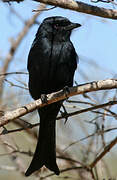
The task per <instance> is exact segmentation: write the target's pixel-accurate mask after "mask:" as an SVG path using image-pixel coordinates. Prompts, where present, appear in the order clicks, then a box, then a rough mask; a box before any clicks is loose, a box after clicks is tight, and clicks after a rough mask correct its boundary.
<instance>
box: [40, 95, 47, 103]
mask: <svg viewBox="0 0 117 180" xmlns="http://www.w3.org/2000/svg"><path fill="white" fill-rule="evenodd" d="M41 102H42V104H45V103H46V104H47V103H48V100H47V95H46V94H41Z"/></svg>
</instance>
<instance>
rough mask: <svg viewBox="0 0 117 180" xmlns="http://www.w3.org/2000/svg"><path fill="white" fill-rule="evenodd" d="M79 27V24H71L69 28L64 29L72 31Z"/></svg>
mask: <svg viewBox="0 0 117 180" xmlns="http://www.w3.org/2000/svg"><path fill="white" fill-rule="evenodd" d="M80 26H81V24H78V23H71V24H70V25H69V26H67V27H66V30H68V31H69V30H73V29H75V28H78V27H80Z"/></svg>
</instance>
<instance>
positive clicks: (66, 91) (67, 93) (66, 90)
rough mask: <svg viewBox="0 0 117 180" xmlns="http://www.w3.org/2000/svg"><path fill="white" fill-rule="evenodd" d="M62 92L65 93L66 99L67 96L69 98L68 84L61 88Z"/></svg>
mask: <svg viewBox="0 0 117 180" xmlns="http://www.w3.org/2000/svg"><path fill="white" fill-rule="evenodd" d="M63 92H64V93H65V97H66V99H68V98H69V97H68V95H69V93H70V90H69V87H68V86H65V87H64V88H63Z"/></svg>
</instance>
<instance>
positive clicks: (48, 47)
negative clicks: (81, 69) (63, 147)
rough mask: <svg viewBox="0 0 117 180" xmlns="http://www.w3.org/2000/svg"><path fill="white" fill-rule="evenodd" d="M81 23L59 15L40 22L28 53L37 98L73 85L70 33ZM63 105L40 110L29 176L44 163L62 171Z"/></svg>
mask: <svg viewBox="0 0 117 180" xmlns="http://www.w3.org/2000/svg"><path fill="white" fill-rule="evenodd" d="M80 26H81V25H80V24H78V23H72V22H70V21H69V20H68V19H67V18H64V17H60V16H55V17H49V18H46V19H45V20H44V21H43V23H42V24H41V25H40V27H39V29H38V31H37V33H36V37H35V39H34V42H33V44H32V47H31V49H30V52H29V56H28V71H29V91H30V94H31V96H32V97H33V98H34V99H35V100H36V99H39V98H40V97H41V95H42V94H48V93H52V92H56V91H58V90H60V89H62V88H64V87H65V86H68V87H71V86H73V77H74V72H75V70H76V68H77V58H78V57H77V54H76V52H75V49H74V46H73V44H72V42H71V41H70V35H71V31H72V29H74V28H77V27H80ZM61 105H62V101H59V102H56V103H53V104H50V105H47V106H45V107H43V108H40V109H38V112H39V116H40V129H39V138H38V143H37V147H36V150H35V153H34V156H33V159H32V162H31V164H30V166H29V168H28V170H27V171H26V173H25V175H26V176H29V175H30V174H32V173H33V172H35V171H36V170H39V169H40V168H41V167H42V166H43V165H45V166H46V167H47V168H48V169H50V170H51V171H54V172H55V174H56V175H59V173H60V171H59V168H58V166H57V164H56V139H55V136H56V133H55V124H56V116H57V114H58V112H59V110H60V107H61Z"/></svg>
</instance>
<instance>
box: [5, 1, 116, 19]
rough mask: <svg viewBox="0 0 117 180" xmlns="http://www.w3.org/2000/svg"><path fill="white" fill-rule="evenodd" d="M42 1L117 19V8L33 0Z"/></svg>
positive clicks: (78, 2) (82, 3) (72, 2)
mask: <svg viewBox="0 0 117 180" xmlns="http://www.w3.org/2000/svg"><path fill="white" fill-rule="evenodd" d="M2 1H3V2H13V1H15V2H21V1H23V0H2ZM33 1H37V2H41V3H44V4H49V5H53V6H57V7H61V8H64V9H70V10H73V11H77V12H82V13H86V14H91V15H95V16H99V17H103V18H109V19H117V10H116V9H106V8H101V7H97V6H93V5H89V4H86V3H84V2H80V1H74V0H33Z"/></svg>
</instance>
